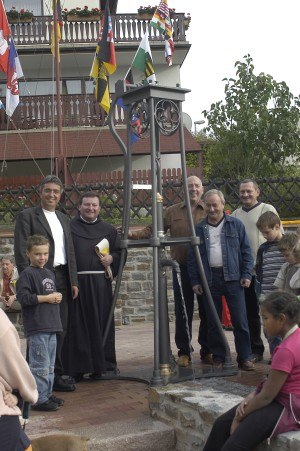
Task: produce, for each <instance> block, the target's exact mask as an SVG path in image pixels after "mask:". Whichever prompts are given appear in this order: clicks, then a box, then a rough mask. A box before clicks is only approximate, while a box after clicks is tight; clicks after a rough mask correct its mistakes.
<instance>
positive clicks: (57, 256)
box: [14, 175, 78, 391]
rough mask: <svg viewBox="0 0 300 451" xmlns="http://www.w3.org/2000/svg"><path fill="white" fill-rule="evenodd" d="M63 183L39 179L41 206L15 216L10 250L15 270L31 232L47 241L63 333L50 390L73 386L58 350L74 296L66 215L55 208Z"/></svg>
mask: <svg viewBox="0 0 300 451" xmlns="http://www.w3.org/2000/svg"><path fill="white" fill-rule="evenodd" d="M62 191H63V185H62V183H61V181H60V179H59V178H58V177H56V176H54V175H48V176H47V177H45V179H44V180H43V181H42V182H41V189H40V198H41V205H40V206H38V207H32V208H27V209H25V210H23V211H21V212H20V213H19V215H18V216H17V219H16V226H15V235H14V252H15V259H16V265H17V268H18V271H19V273H21V271H23V269H25V268H26V267H27V266H28V265H29V261H28V258H27V256H26V242H27V239H28V237H29V236H31V235H43V236H45V237H46V238H47V239H48V240H49V244H50V247H49V260H48V262H47V264H46V267H47V268H49V269H51V270H52V271H54V273H55V283H56V287H57V291H59V292H60V293H62V295H63V298H62V302H61V304H60V316H61V322H62V326H63V333H62V334H60V335H58V336H57V350H56V361H55V379H54V390H56V391H73V390H75V385H74V384H73V383H69V381H68V379H65V378H62V375H63V374H64V369H63V362H62V359H61V350H62V345H63V341H64V338H65V335H66V331H67V324H68V303H69V302H72V298H73V299H75V298H77V296H78V280H77V267H76V261H75V253H74V247H73V241H72V237H71V231H70V221H69V218H68V217H67V216H66V215H65V214H63V213H61V212H60V211H58V210H56V208H57V205H58V203H59V201H60V197H61V193H62Z"/></svg>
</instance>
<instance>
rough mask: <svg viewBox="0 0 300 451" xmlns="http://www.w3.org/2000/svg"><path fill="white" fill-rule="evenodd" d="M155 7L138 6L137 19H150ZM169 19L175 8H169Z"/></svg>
mask: <svg viewBox="0 0 300 451" xmlns="http://www.w3.org/2000/svg"><path fill="white" fill-rule="evenodd" d="M156 8H157V5H155V6H150V5H148V6H140V7H139V8H138V10H137V12H138V14H137V19H152V17H153V14H154V13H155V11H156ZM169 13H170V17H172V16H173V14H174V13H175V8H169Z"/></svg>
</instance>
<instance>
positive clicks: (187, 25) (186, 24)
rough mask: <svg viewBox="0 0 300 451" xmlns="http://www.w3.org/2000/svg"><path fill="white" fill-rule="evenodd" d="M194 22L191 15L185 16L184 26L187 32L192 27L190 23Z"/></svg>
mask: <svg viewBox="0 0 300 451" xmlns="http://www.w3.org/2000/svg"><path fill="white" fill-rule="evenodd" d="M191 20H192V18H191V16H190V13H187V14H185V15H184V18H183V25H184V29H185V30H187V29H188V28H189V26H190V21H191Z"/></svg>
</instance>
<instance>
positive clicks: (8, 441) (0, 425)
mask: <svg viewBox="0 0 300 451" xmlns="http://www.w3.org/2000/svg"><path fill="white" fill-rule="evenodd" d="M29 445H30V440H29V438H28V437H27V435H26V434H25V432H24V431H23V429H22V428H21V424H20V421H19V417H18V415H2V416H0V449H1V451H24V449H26V448H28V446H29Z"/></svg>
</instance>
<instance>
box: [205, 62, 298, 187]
mask: <svg viewBox="0 0 300 451" xmlns="http://www.w3.org/2000/svg"><path fill="white" fill-rule="evenodd" d="M235 67H236V68H237V69H236V75H237V78H236V79H234V78H229V79H227V78H225V79H224V80H223V81H225V100H224V101H222V100H221V101H219V102H216V103H214V104H212V105H211V109H210V110H209V111H207V110H205V111H203V114H204V116H205V117H206V119H207V120H208V127H207V128H206V132H207V134H208V136H209V137H210V138H211V139H210V140H209V141H208V143H207V144H206V147H205V160H204V165H205V169H206V173H205V175H206V176H207V177H226V178H239V179H240V178H244V177H270V176H274V175H278V174H282V173H283V172H284V171H285V168H286V165H287V164H288V163H291V162H293V163H292V164H297V163H299V161H300V129H299V118H300V114H299V113H300V99H299V97H294V96H293V94H292V93H291V92H290V90H289V88H288V86H287V84H286V83H285V82H284V81H282V82H280V83H278V82H276V81H275V80H274V79H273V77H272V76H271V75H268V74H264V73H260V74H259V75H255V74H254V65H253V64H252V58H251V56H250V55H246V56H244V61H237V62H236V63H235Z"/></svg>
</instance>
